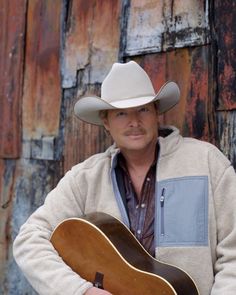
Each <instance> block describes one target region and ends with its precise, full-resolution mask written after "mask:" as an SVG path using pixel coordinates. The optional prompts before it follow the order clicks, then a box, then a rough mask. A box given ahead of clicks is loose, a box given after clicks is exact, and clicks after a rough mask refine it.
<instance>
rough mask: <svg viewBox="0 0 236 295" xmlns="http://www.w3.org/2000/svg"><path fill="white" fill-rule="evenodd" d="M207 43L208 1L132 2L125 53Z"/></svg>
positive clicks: (133, 53)
mask: <svg viewBox="0 0 236 295" xmlns="http://www.w3.org/2000/svg"><path fill="white" fill-rule="evenodd" d="M208 42H209V21H208V1H202V0H195V1H184V0H178V1H173V0H172V1H170V0H163V1H157V0H146V1H141V0H133V1H131V7H130V16H129V20H128V28H127V46H126V49H125V55H127V56H132V55H137V54H144V53H152V52H161V51H166V50H168V49H171V48H180V47H185V46H196V45H203V44H207V43H208Z"/></svg>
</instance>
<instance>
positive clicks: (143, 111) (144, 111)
mask: <svg viewBox="0 0 236 295" xmlns="http://www.w3.org/2000/svg"><path fill="white" fill-rule="evenodd" d="M139 112H140V113H146V112H149V108H147V107H143V108H140V109H139Z"/></svg>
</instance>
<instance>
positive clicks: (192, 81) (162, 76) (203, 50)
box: [136, 46, 212, 140]
mask: <svg viewBox="0 0 236 295" xmlns="http://www.w3.org/2000/svg"><path fill="white" fill-rule="evenodd" d="M208 51H209V47H208V46H202V47H196V48H184V49H177V50H175V51H170V52H167V53H161V54H153V55H147V56H143V57H138V58H136V60H137V61H138V62H139V63H140V64H141V65H142V66H143V67H144V69H145V70H146V71H147V73H148V74H149V76H150V77H151V80H152V82H153V85H154V88H155V89H156V91H158V90H159V88H160V87H161V85H162V84H163V83H165V82H166V81H169V80H172V81H175V82H177V83H178V85H179V87H180V90H181V100H180V102H179V104H178V105H176V106H175V107H174V108H173V109H172V110H170V111H169V112H167V113H166V114H164V115H162V116H160V117H161V118H160V122H161V123H162V124H167V125H170V124H172V125H175V126H177V127H178V128H179V129H180V130H181V132H182V133H183V134H184V135H186V136H193V137H196V138H199V139H203V140H211V139H212V138H211V136H212V134H210V131H209V122H208V115H209V114H208V104H209V103H210V102H209V99H210V97H209V88H210V89H211V87H212V85H209V84H208V80H209V70H208ZM211 127H212V126H211Z"/></svg>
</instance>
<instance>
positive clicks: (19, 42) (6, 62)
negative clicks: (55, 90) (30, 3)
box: [0, 0, 26, 158]
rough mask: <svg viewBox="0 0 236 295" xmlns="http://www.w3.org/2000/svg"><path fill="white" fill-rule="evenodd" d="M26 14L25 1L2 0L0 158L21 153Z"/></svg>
mask: <svg viewBox="0 0 236 295" xmlns="http://www.w3.org/2000/svg"><path fill="white" fill-rule="evenodd" d="M25 13H26V0H13V1H8V0H2V1H1V5H0V40H1V42H0V76H1V79H0V112H1V115H0V118H1V120H0V130H1V132H0V157H3V158H16V157H18V156H19V155H20V139H21V94H22V83H21V82H22V70H23V45H24V30H25ZM9 32H13V33H11V34H9Z"/></svg>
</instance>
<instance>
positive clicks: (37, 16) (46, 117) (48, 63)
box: [23, 0, 62, 140]
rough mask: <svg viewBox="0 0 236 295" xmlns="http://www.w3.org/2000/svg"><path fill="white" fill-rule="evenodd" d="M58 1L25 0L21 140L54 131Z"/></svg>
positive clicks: (57, 99) (56, 123)
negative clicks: (25, 23)
mask: <svg viewBox="0 0 236 295" xmlns="http://www.w3.org/2000/svg"><path fill="white" fill-rule="evenodd" d="M61 9H62V1H61V0H58V1H54V0H42V1H29V2H28V13H27V16H28V19H27V35H26V60H25V79H24V96H23V128H24V130H23V136H24V139H25V140H30V139H40V138H41V137H44V136H56V135H57V134H58V127H59V119H60V105H61V88H60V85H61V84H60V33H61Z"/></svg>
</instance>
